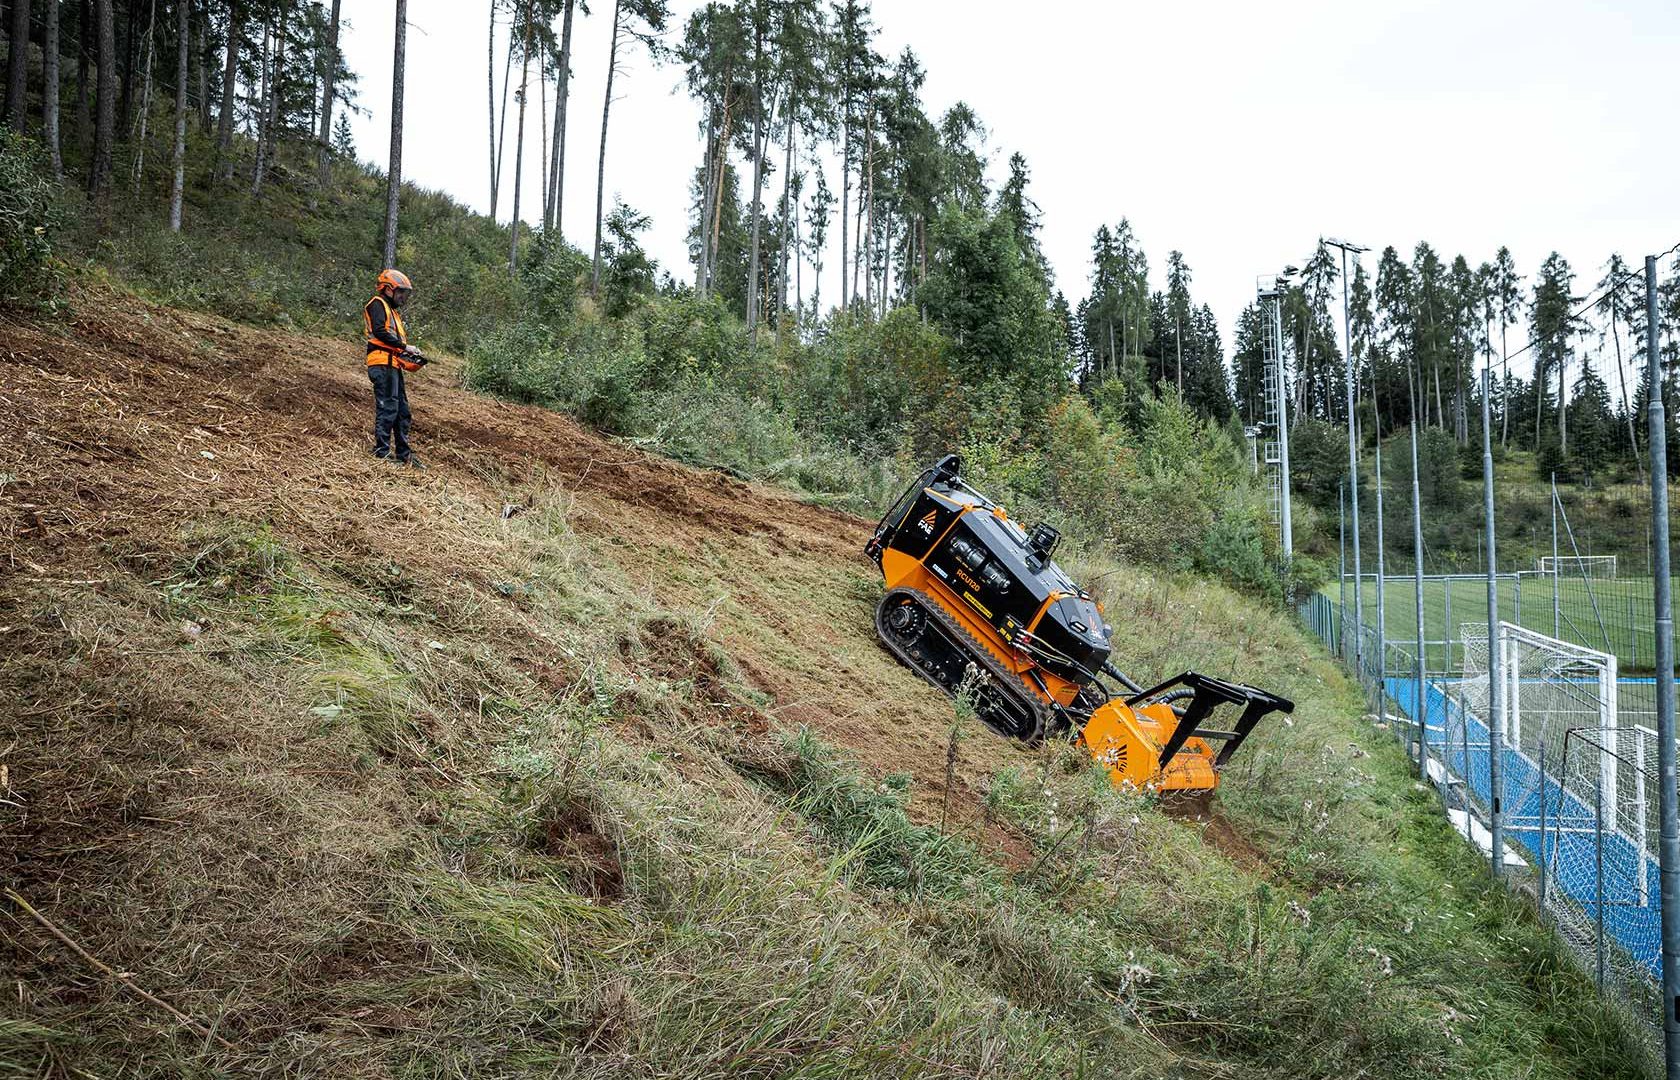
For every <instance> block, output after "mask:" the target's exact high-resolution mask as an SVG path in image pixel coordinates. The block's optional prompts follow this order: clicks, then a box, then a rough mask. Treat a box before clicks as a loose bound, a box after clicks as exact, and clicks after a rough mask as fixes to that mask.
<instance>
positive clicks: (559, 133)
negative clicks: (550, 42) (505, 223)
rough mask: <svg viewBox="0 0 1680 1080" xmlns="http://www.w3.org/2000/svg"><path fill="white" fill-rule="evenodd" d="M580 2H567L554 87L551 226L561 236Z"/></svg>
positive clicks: (550, 150) (551, 149) (549, 170)
mask: <svg viewBox="0 0 1680 1080" xmlns="http://www.w3.org/2000/svg"><path fill="white" fill-rule="evenodd" d="M576 6H577V4H576V0H566V14H565V15H564V16H563V17H562V19H561V22H560V71H559V73H558V75H557V77H556V78H557V82H556V85H555V88H554V142H553V144H552V145H551V146H550V147H549V153H550V154H551V155H552V156H553V160H552V161H550V162H549V169H548V175H549V183H550V184H552V185H553V186H554V197H553V198H552V199H550V200H549V202H550V204H551V205H552V206H553V207H554V211H553V220H552V221H550V222H549V224H548V227H549V228H551V229H553V230H555V232H556V233H557V234H563V233H564V232H565V228H566V226H565V223H564V221H563V220H562V219H561V213H560V212H561V210H562V209H564V207H565V198H566V103H567V102H569V101H570V100H571V97H572V11H573V9H574V8H575V7H576Z"/></svg>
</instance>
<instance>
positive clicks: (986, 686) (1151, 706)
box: [865, 454, 1295, 791]
mask: <svg viewBox="0 0 1680 1080" xmlns="http://www.w3.org/2000/svg"><path fill="white" fill-rule="evenodd" d="M961 468H962V466H961V462H960V461H959V460H958V458H957V456H956V455H955V454H951V455H948V456H946V457H944V458H942V459H941V460H940V461H939V462H938V463H937V464H935V465H934V466H933V467H932V468H930V469H928V470H927V471H926V472H924V473H922V475H921V476H920V477H918V478H917V479H916V481H915V482H914V483H912V484H911V485H910V488H909V490H907V491H906V492H905V493H904V495H903V496H902V497H901V498H900V499H899V500H898V502H897V503H895V504H894V505H893V508H892V509H891V510H889V511H888V512H887V515H886V516H885V517H883V518H882V519H881V522H880V524H879V525H877V526H876V528H875V535H874V536H873V537H871V538H870V540H869V544H868V545H867V547H866V548H865V550H866V551H867V552H868V554H869V556H870V557H871V558H873V559H874V560H875V561H876V562H877V563H878V564H879V565H880V567H881V574H882V576H883V577H884V578H885V579H886V586H887V593H886V595H885V596H883V597H882V598H881V603H880V605H879V606H878V607H877V608H876V609H875V630H876V633H878V634H879V635H880V637H881V642H882V644H883V645H885V646H886V648H887V649H888V651H890V652H891V653H892V654H893V655H894V656H896V657H898V659H899V660H901V661H903V662H904V663H905V664H906V665H907V666H908V667H909V668H910V669H911V670H912V671H915V672H916V673H917V674H919V675H921V676H922V677H923V678H924V679H926V680H927V681H929V682H931V683H933V684H934V685H935V686H937V687H939V688H941V689H943V690H944V691H945V692H946V693H949V694H952V695H955V694H957V693H959V692H965V693H966V694H967V695H968V696H969V697H970V700H971V701H972V703H973V706H974V711H975V713H976V715H977V716H978V717H979V718H980V720H981V721H982V722H984V723H985V724H986V726H987V727H990V728H991V729H992V730H993V731H996V732H997V733H998V734H1000V735H1004V736H1007V737H1010V738H1014V739H1019V740H1021V741H1022V742H1024V743H1027V744H1029V745H1036V744H1038V743H1039V742H1041V741H1042V740H1043V739H1044V738H1045V737H1047V736H1057V735H1072V736H1075V737H1077V738H1078V739H1080V740H1081V741H1082V742H1083V743H1084V744H1085V746H1086V748H1087V749H1088V750H1089V751H1090V752H1091V754H1092V756H1093V757H1095V758H1096V759H1097V761H1098V762H1099V763H1100V764H1101V765H1102V766H1103V767H1104V768H1105V769H1107V770H1108V773H1109V776H1110V778H1111V779H1112V780H1113V781H1114V783H1115V784H1124V783H1127V782H1130V783H1132V784H1134V785H1136V786H1137V787H1139V788H1144V787H1153V788H1155V789H1157V790H1166V791H1174V790H1176V791H1208V790H1212V789H1213V788H1215V787H1218V786H1219V772H1220V770H1221V769H1222V768H1223V767H1224V766H1225V763H1226V762H1228V761H1229V760H1230V759H1231V755H1232V754H1234V753H1235V752H1236V750H1237V747H1239V746H1241V745H1242V743H1243V740H1245V739H1246V738H1248V735H1249V733H1250V732H1252V731H1253V730H1254V727H1255V725H1256V724H1258V723H1259V722H1260V720H1261V718H1263V717H1264V716H1266V715H1267V714H1269V713H1272V712H1285V713H1287V712H1291V711H1293V710H1294V708H1295V706H1294V704H1293V703H1291V702H1290V701H1288V700H1286V699H1284V698H1280V697H1277V696H1275V695H1273V694H1268V693H1266V692H1265V691H1263V690H1256V689H1255V688H1254V687H1252V686H1243V685H1241V684H1238V683H1230V682H1225V681H1223V680H1220V679H1214V678H1210V677H1208V676H1206V675H1199V674H1197V673H1196V672H1193V671H1187V672H1185V673H1184V674H1182V675H1179V676H1177V677H1175V678H1172V679H1168V680H1167V681H1166V682H1164V683H1161V684H1160V685H1158V686H1154V687H1151V688H1149V689H1144V688H1143V687H1142V686H1139V685H1138V684H1137V683H1135V682H1133V681H1132V680H1131V679H1129V678H1127V676H1126V675H1125V673H1124V672H1122V671H1120V670H1119V669H1118V668H1116V667H1115V666H1114V665H1113V664H1112V663H1110V662H1109V653H1110V651H1111V649H1110V639H1111V638H1112V636H1113V633H1114V630H1113V627H1111V626H1109V624H1108V623H1107V622H1106V621H1105V620H1104V619H1103V611H1102V607H1101V606H1100V605H1099V604H1098V603H1097V602H1096V600H1094V599H1093V598H1092V597H1091V595H1090V594H1089V593H1087V592H1086V591H1085V590H1083V589H1081V588H1080V587H1079V586H1078V585H1076V584H1074V582H1073V580H1072V579H1071V578H1069V577H1068V576H1067V574H1066V573H1064V572H1063V570H1062V569H1061V567H1059V566H1057V565H1056V563H1055V562H1054V560H1053V556H1054V555H1055V552H1056V545H1057V542H1058V541H1059V540H1060V536H1059V534H1058V533H1057V532H1056V530H1055V529H1053V528H1051V527H1050V526H1049V525H1046V524H1042V523H1040V524H1038V525H1035V526H1033V527H1032V528H1031V529H1024V528H1022V527H1021V526H1020V525H1019V524H1017V523H1016V522H1015V521H1013V520H1011V519H1010V517H1009V515H1008V514H1007V513H1006V512H1005V511H1004V509H1003V507H1001V506H997V505H995V504H993V503H992V502H991V501H989V500H988V499H987V498H986V497H985V496H984V495H981V494H980V493H979V492H978V491H975V490H974V489H973V488H971V487H969V486H968V485H967V484H965V483H963V480H962V476H961ZM1103 676H1107V677H1109V678H1112V679H1114V680H1115V681H1116V682H1118V683H1120V684H1121V685H1123V686H1124V687H1125V688H1126V689H1127V691H1129V694H1125V695H1118V694H1115V693H1113V692H1112V691H1111V690H1110V689H1109V688H1108V687H1107V686H1106V685H1104V683H1103V681H1102V679H1103ZM1222 709H1223V715H1225V716H1227V717H1231V716H1233V713H1234V722H1232V723H1230V724H1229V726H1228V727H1221V728H1215V727H1213V726H1211V725H1210V723H1209V722H1210V721H1211V720H1212V719H1213V717H1214V714H1215V712H1216V710H1222ZM1215 743H1217V744H1219V748H1218V750H1217V751H1216V750H1215V749H1214V746H1213V744H1215Z"/></svg>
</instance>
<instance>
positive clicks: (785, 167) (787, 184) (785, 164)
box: [776, 86, 799, 334]
mask: <svg viewBox="0 0 1680 1080" xmlns="http://www.w3.org/2000/svg"><path fill="white" fill-rule="evenodd" d="M798 92H799V88H798V86H789V87H788V106H789V107H790V108H788V109H787V110H786V113H787V116H786V119H787V152H786V153H785V154H784V155H783V158H782V244H781V248H782V265H781V272H780V273H779V274H778V275H777V282H776V316H777V317H776V332H777V333H778V334H779V333H781V329H782V320H781V313H782V312H783V311H785V310H786V309H787V297H788V287H787V286H788V241H789V240H790V239H791V238H792V237H791V235H790V234H791V233H792V229H791V228H790V222H791V214H792V213H793V211H792V209H791V208H790V207H789V205H788V200H789V199H790V198H791V197H792V194H793V140H794V136H795V128H794V124H793V112H792V109H791V106H792V105H793V103H794V101H795V100H797V95H798Z"/></svg>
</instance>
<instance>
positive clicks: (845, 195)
mask: <svg viewBox="0 0 1680 1080" xmlns="http://www.w3.org/2000/svg"><path fill="white" fill-rule="evenodd" d="M845 92H846V91H845V90H842V94H844V93H845ZM842 108H844V106H842ZM845 113H846V115H845V118H844V119H843V120H842V122H841V123H842V126H841V135H840V145H841V149H840V310H842V311H844V310H846V306H847V299H848V297H849V296H850V293H849V292H848V291H847V288H846V277H847V273H846V256H847V252H848V235H847V233H848V223H849V222H850V220H851V216H852V213H851V200H852V117H851V110H850V109H845Z"/></svg>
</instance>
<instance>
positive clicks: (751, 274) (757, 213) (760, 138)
mask: <svg viewBox="0 0 1680 1080" xmlns="http://www.w3.org/2000/svg"><path fill="white" fill-rule="evenodd" d="M758 43H759V46H760V48H759V50H758V55H759V56H760V57H762V55H763V48H762V46H763V43H764V35H763V33H762V32H760V33H759V35H758ZM756 66H758V67H762V66H763V64H762V60H761V62H760V63H759V64H758V65H756ZM753 90H754V96H753V197H752V230H751V235H752V241H751V242H752V247H751V248H750V249H749V250H748V252H747V332H748V333H751V332H752V330H753V328H754V327H756V326H757V325H758V299H759V292H758V267H759V257H758V236H759V231H758V230H759V221H760V219H762V218H763V216H764V214H763V209H762V208H763V195H764V87H763V86H762V85H755V86H754V87H753Z"/></svg>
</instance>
